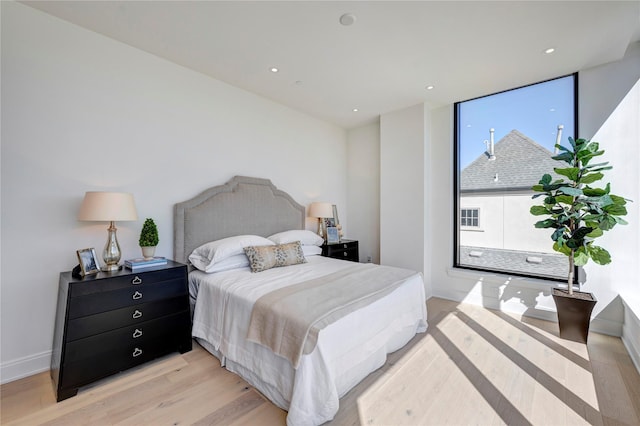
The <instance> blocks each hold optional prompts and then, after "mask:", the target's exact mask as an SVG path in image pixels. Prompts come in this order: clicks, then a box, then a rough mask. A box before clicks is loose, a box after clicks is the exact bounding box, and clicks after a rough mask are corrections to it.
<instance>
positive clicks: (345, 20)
mask: <svg viewBox="0 0 640 426" xmlns="http://www.w3.org/2000/svg"><path fill="white" fill-rule="evenodd" d="M354 22H356V15H354V14H353V13H345V14H344V15H342V16H341V17H340V23H341V24H342V25H344V26H345V27H348V26H349V25H352V24H353V23H354Z"/></svg>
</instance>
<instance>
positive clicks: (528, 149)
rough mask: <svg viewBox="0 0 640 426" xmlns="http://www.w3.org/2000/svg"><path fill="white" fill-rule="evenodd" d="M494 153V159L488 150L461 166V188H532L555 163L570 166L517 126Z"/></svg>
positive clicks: (467, 189)
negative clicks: (465, 165) (554, 158)
mask: <svg viewBox="0 0 640 426" xmlns="http://www.w3.org/2000/svg"><path fill="white" fill-rule="evenodd" d="M494 154H495V159H494V160H490V159H489V154H488V153H487V152H485V153H483V154H482V155H481V156H480V157H478V158H477V159H475V160H474V161H473V162H472V163H471V164H469V165H468V166H467V167H465V168H464V169H463V170H462V173H461V174H460V190H461V191H462V192H481V191H504V190H514V189H530V188H531V187H532V186H533V185H535V184H537V183H538V181H540V178H541V177H542V175H543V174H544V173H550V172H551V171H552V170H553V168H554V167H567V164H566V163H564V162H562V161H556V160H552V159H551V156H552V155H553V154H552V153H551V152H549V151H548V150H547V149H546V148H544V147H543V146H541V145H538V144H537V143H536V142H534V141H533V140H531V139H529V138H528V137H527V136H525V135H523V134H522V133H520V132H519V131H517V130H512V131H511V132H509V133H508V134H507V135H506V136H505V137H503V138H502V139H500V140H499V141H498V142H496V144H495V146H494ZM551 175H552V177H553V178H554V179H557V178H558V177H559V176H557V175H556V174H555V173H551Z"/></svg>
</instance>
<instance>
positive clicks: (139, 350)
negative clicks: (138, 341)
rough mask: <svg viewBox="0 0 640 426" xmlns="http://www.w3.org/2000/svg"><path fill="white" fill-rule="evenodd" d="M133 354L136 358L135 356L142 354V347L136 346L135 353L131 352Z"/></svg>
mask: <svg viewBox="0 0 640 426" xmlns="http://www.w3.org/2000/svg"><path fill="white" fill-rule="evenodd" d="M131 355H132V356H133V357H134V358H135V357H137V356H140V355H142V349H140V348H135V349H134V350H133V354H131Z"/></svg>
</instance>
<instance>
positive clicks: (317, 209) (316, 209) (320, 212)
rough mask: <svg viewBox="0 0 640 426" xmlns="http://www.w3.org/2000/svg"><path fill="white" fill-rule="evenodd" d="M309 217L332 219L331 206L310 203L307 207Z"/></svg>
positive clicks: (329, 204) (328, 204)
mask: <svg viewBox="0 0 640 426" xmlns="http://www.w3.org/2000/svg"><path fill="white" fill-rule="evenodd" d="M309 216H310V217H333V204H331V203H311V205H310V206H309Z"/></svg>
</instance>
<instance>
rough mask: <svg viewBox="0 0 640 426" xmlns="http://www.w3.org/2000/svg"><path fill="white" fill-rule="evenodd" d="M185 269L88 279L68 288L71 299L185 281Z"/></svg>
mask: <svg viewBox="0 0 640 426" xmlns="http://www.w3.org/2000/svg"><path fill="white" fill-rule="evenodd" d="M186 277H187V268H186V266H185V267H183V268H171V269H164V270H161V271H148V272H139V273H133V272H132V273H131V274H128V275H122V276H115V277H109V276H108V275H106V276H105V277H104V278H97V279H93V280H91V279H89V280H87V281H80V282H74V283H72V284H71V285H70V286H69V295H70V296H71V297H78V296H84V295H87V294H93V293H101V292H105V291H113V290H118V289H121V288H127V287H136V286H140V285H145V284H153V283H158V282H162V281H168V280H173V279H186Z"/></svg>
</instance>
